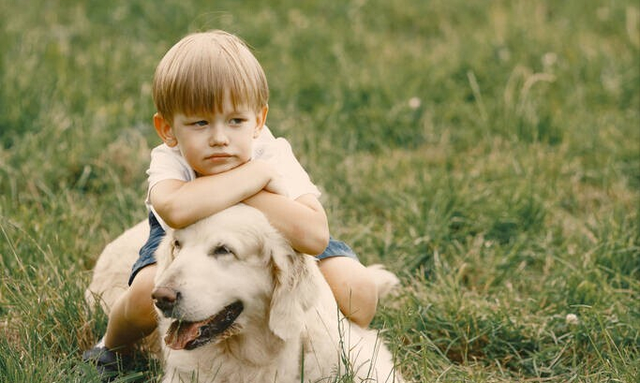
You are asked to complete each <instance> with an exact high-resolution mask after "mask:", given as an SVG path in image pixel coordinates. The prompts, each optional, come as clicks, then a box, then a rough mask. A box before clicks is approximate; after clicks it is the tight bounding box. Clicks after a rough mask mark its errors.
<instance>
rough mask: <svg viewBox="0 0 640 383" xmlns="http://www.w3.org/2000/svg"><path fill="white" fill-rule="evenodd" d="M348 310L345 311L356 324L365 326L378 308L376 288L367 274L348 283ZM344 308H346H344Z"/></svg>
mask: <svg viewBox="0 0 640 383" xmlns="http://www.w3.org/2000/svg"><path fill="white" fill-rule="evenodd" d="M349 286H350V302H349V303H348V304H349V305H350V310H349V312H347V313H345V315H347V316H348V317H349V318H350V319H351V320H352V321H353V322H355V323H356V324H358V325H360V326H362V327H367V326H368V325H369V323H371V321H372V320H373V317H374V315H375V314H376V309H377V308H378V290H377V287H376V283H375V281H374V280H373V278H371V277H370V276H369V275H366V274H362V275H360V276H358V277H356V278H354V280H353V281H352V282H351V283H350V285H349ZM345 309H346V308H345Z"/></svg>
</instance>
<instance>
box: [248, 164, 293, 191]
mask: <svg viewBox="0 0 640 383" xmlns="http://www.w3.org/2000/svg"><path fill="white" fill-rule="evenodd" d="M253 161H254V162H256V163H257V164H258V166H260V167H261V168H262V169H263V171H264V172H265V173H266V174H267V176H268V177H269V178H270V181H269V182H268V183H267V184H266V185H265V187H264V190H266V191H268V192H271V193H273V194H279V195H282V196H285V197H288V196H289V193H288V192H287V189H286V186H285V185H286V183H285V180H284V177H283V176H282V175H280V172H278V171H277V170H276V168H275V167H274V166H273V165H271V164H270V163H269V162H267V161H264V160H253Z"/></svg>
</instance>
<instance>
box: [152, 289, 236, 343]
mask: <svg viewBox="0 0 640 383" xmlns="http://www.w3.org/2000/svg"><path fill="white" fill-rule="evenodd" d="M243 309H244V305H243V304H242V302H240V301H235V302H233V303H232V304H230V305H228V306H226V307H225V308H224V309H222V310H221V311H220V312H218V313H217V314H215V315H213V316H211V317H209V318H207V319H205V320H203V321H199V322H187V321H181V320H175V321H174V322H173V323H171V326H170V327H169V330H167V335H166V336H165V338H164V342H165V343H166V344H167V346H168V347H169V348H171V349H174V350H193V349H195V348H198V347H200V346H204V345H205V344H208V343H211V342H213V341H216V340H217V341H221V340H224V339H226V338H228V337H230V336H231V335H234V334H235V333H236V332H237V331H238V330H239V326H237V325H236V324H235V323H234V322H235V320H236V319H237V318H238V316H239V315H240V313H241V312H242V310H243Z"/></svg>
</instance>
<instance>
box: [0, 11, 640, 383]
mask: <svg viewBox="0 0 640 383" xmlns="http://www.w3.org/2000/svg"><path fill="white" fill-rule="evenodd" d="M160 3H161V2H152V1H143V0H131V1H113V2H106V1H62V0H58V1H55V0H51V1H45V0H40V1H38V0H25V1H18V0H0V28H1V29H0V382H7V383H8V382H11V383H22V382H24V383H31V382H45V383H53V382H97V381H98V380H97V378H96V377H95V375H94V374H93V373H92V370H91V368H90V367H88V366H86V365H83V364H82V363H81V362H80V359H81V358H80V354H81V351H82V350H83V349H85V348H87V347H88V346H90V345H91V344H92V343H93V342H94V341H95V340H96V338H97V337H99V336H101V334H102V333H103V331H104V328H105V326H106V318H105V317H104V316H101V315H92V314H91V313H90V312H89V308H88V307H86V305H85V304H84V301H83V291H84V289H85V288H86V286H87V285H88V281H89V278H90V270H91V268H92V266H93V263H94V262H95V259H96V257H97V255H98V254H99V253H100V251H101V249H102V248H103V246H104V245H105V244H106V243H108V242H109V241H110V240H111V239H113V238H115V237H116V236H117V235H119V234H120V233H121V232H122V231H123V230H124V229H126V228H127V227H129V226H131V225H132V224H134V223H135V222H137V221H139V220H141V219H143V218H144V217H145V213H146V212H145V208H144V204H143V199H144V195H145V191H146V176H145V170H146V167H147V165H148V160H149V151H150V148H152V147H153V146H155V145H157V144H158V143H159V140H158V139H157V137H155V133H154V132H153V129H152V126H151V116H152V114H153V112H154V109H153V103H152V100H151V94H150V88H151V87H150V82H151V78H152V75H153V70H154V68H155V65H156V64H157V62H158V60H159V59H160V58H161V56H162V55H163V54H164V52H165V51H166V50H167V49H168V48H169V47H170V46H171V45H172V44H173V43H174V42H176V41H177V40H178V39H180V38H181V37H182V36H183V35H184V34H186V33H188V32H192V31H197V30H206V29H212V28H220V29H226V30H228V31H231V32H234V33H237V34H238V35H240V36H241V37H243V38H244V39H245V40H247V41H248V42H249V43H250V45H252V47H253V48H254V49H255V54H256V56H257V57H258V59H259V60H260V61H261V62H262V64H263V66H264V68H265V71H266V73H267V77H268V78H269V81H270V87H271V92H272V97H271V100H270V107H271V110H270V114H269V120H268V124H269V126H270V128H271V129H272V130H273V131H274V132H275V133H276V134H277V135H282V136H285V137H287V138H288V139H289V140H290V142H291V143H292V146H293V148H294V151H295V153H296V154H297V155H298V157H299V159H300V161H301V162H302V163H303V165H304V166H305V167H306V169H307V170H308V172H309V173H310V174H311V175H312V178H313V180H314V181H315V182H316V183H317V184H318V185H319V186H320V187H321V188H322V190H323V191H324V195H323V203H324V205H325V207H326V209H327V212H328V215H329V218H330V224H331V231H332V233H333V235H334V236H336V237H339V238H341V239H343V240H345V241H346V242H347V243H349V244H351V245H352V247H353V248H354V249H355V250H356V251H357V252H358V253H359V255H360V257H361V259H362V260H363V261H364V262H365V263H367V264H368V263H377V262H382V263H384V264H386V265H388V267H389V268H390V269H391V270H393V271H394V272H396V273H397V274H398V275H399V276H400V277H401V280H402V283H403V286H402V288H401V289H400V291H399V292H398V295H397V297H395V298H393V299H389V300H386V301H385V302H383V305H382V306H381V308H380V310H379V314H378V316H377V317H376V320H375V322H374V327H376V328H385V329H386V332H385V336H386V338H387V339H388V340H389V342H390V346H391V348H392V350H393V351H394V353H395V354H396V355H397V359H398V364H399V366H400V369H401V370H402V371H403V373H404V374H405V375H406V377H408V378H412V379H413V380H414V381H416V382H462V381H464V382H515V381H521V382H636V381H637V380H635V379H637V376H638V375H639V374H640V362H639V360H640V355H639V353H640V304H639V303H638V302H640V234H639V233H640V227H639V226H640V217H639V208H640V4H639V3H638V2H637V1H632V0H628V1H623V0H609V1H580V0H567V1H543V0H539V1H527V0H513V1H509V0H501V1H498V0H496V1H462V0H394V1H388V0H369V1H367V0H354V1H297V0H295V1H294V0H280V1H273V2H261V1H242V2H238V1H231V0H221V1H204V0H203V1H193V2H189V1H183V0H171V1H165V2H162V4H160ZM267 3H270V4H267ZM157 372H158V367H157V366H156V365H155V364H154V363H153V362H149V363H147V362H146V361H145V359H144V358H143V357H142V356H141V357H140V360H139V363H138V368H137V371H134V372H132V373H131V374H130V375H128V376H126V377H123V378H122V379H121V380H119V382H132V381H136V382H154V381H155V379H156V378H155V375H156V374H157Z"/></svg>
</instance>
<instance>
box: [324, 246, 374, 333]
mask: <svg viewBox="0 0 640 383" xmlns="http://www.w3.org/2000/svg"><path fill="white" fill-rule="evenodd" d="M318 266H319V267H320V271H321V272H322V275H324V278H325V279H326V280H327V283H328V284H329V287H331V291H332V292H333V296H334V297H335V298H336V301H337V302H338V307H339V308H340V311H342V313H343V314H344V315H345V316H346V317H347V318H349V319H350V320H351V321H352V322H354V323H355V324H357V325H358V326H360V327H364V328H366V327H368V326H369V324H370V323H371V320H372V319H373V316H374V315H375V313H376V308H377V306H378V291H377V288H376V284H375V282H374V280H373V279H372V277H371V275H370V273H369V272H368V270H367V268H366V267H364V266H363V265H362V264H361V263H360V262H358V261H356V260H355V259H353V258H349V257H330V258H324V259H322V260H321V261H320V262H319V265H318Z"/></svg>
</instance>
